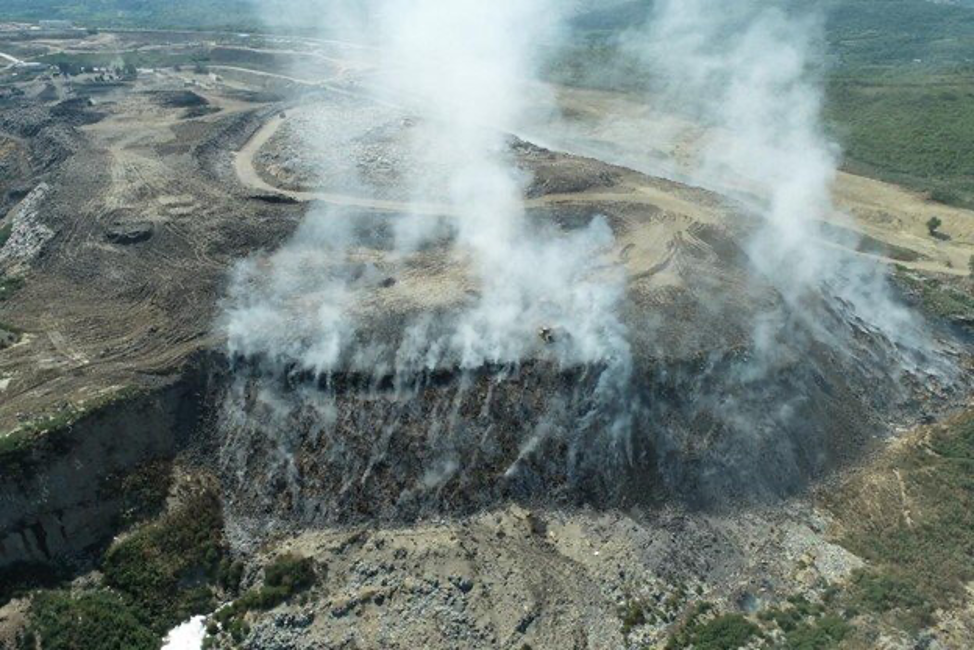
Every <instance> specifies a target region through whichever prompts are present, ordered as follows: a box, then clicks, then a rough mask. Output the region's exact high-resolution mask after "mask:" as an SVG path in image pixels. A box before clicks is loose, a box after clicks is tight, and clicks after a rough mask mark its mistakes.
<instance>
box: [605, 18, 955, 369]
mask: <svg viewBox="0 0 974 650" xmlns="http://www.w3.org/2000/svg"><path fill="white" fill-rule="evenodd" d="M621 40H622V50H623V51H624V52H626V53H627V54H628V55H630V56H633V57H635V58H636V59H637V60H639V61H641V62H642V64H643V66H644V67H645V69H646V70H647V72H648V73H649V76H650V77H651V78H652V79H653V80H654V86H655V88H654V91H653V96H652V97H651V99H650V101H651V102H653V103H654V104H655V105H657V106H658V107H660V108H661V109H662V110H665V111H667V112H670V113H673V112H676V113H680V114H682V115H683V116H684V117H687V118H689V119H691V120H692V121H694V122H696V123H698V124H701V125H703V126H705V127H706V128H707V130H708V134H707V136H706V137H705V139H704V144H703V147H702V148H701V150H700V151H699V152H698V154H697V156H696V161H695V165H694V167H693V169H691V170H690V174H691V178H690V180H691V182H694V183H698V184H700V185H703V186H705V187H709V188H712V189H715V190H717V191H720V192H723V193H725V194H728V195H730V196H733V197H735V198H738V199H739V200H741V201H743V202H745V203H746V204H748V205H749V206H750V207H751V208H752V209H753V210H754V211H755V212H757V213H758V214H759V215H760V216H761V218H762V225H761V226H760V227H759V228H758V229H757V231H756V232H755V233H754V235H753V237H752V238H751V240H750V243H749V249H748V251H749V254H750V258H751V260H752V263H753V264H754V268H755V271H756V272H757V273H758V274H759V275H760V276H761V277H762V278H764V279H766V280H768V281H770V282H771V283H772V284H773V285H774V286H775V287H776V289H777V290H778V291H779V293H780V294H781V296H782V297H783V298H784V300H785V301H786V302H787V303H788V304H789V306H790V308H791V309H792V313H793V315H794V316H796V317H799V318H803V319H804V320H805V323H806V325H808V326H809V327H812V328H816V327H819V326H820V325H821V323H820V319H819V316H818V315H817V314H815V313H814V312H813V311H810V310H809V309H808V305H807V302H808V301H809V300H810V299H811V298H810V296H811V295H812V294H818V293H819V292H824V293H825V294H826V295H827V296H830V298H829V299H830V300H840V301H841V302H842V303H843V306H844V307H849V308H851V309H852V311H853V313H854V317H855V318H858V319H862V320H863V321H864V322H865V323H866V324H867V326H868V327H870V328H872V329H874V330H876V331H879V332H881V333H882V334H883V336H885V337H887V338H888V339H889V340H891V341H893V342H894V343H895V344H896V345H898V346H901V347H902V349H904V350H912V351H913V352H915V353H916V355H918V356H919V357H921V358H923V359H926V360H928V361H929V360H932V359H933V358H934V357H935V356H936V353H935V350H934V346H933V343H932V342H931V340H930V336H929V334H928V333H927V332H926V331H925V328H924V325H923V323H922V322H921V321H920V319H918V318H917V317H915V316H914V315H913V314H912V313H911V312H910V311H908V310H907V309H905V308H904V307H903V306H902V305H901V304H899V302H898V301H897V300H896V299H895V298H894V297H893V295H892V291H891V289H890V287H889V284H888V281H887V279H886V271H885V268H883V267H882V266H881V265H879V264H876V263H874V262H872V261H869V260H865V259H862V258H859V257H857V256H855V255H851V254H849V253H848V251H842V250H839V249H838V248H836V247H832V246H827V245H823V243H822V239H823V238H822V237H821V230H820V229H821V224H822V223H823V222H825V221H832V222H838V223H840V224H841V223H845V224H850V222H851V219H849V218H848V217H846V216H845V215H842V214H840V213H839V212H838V211H837V209H836V208H835V206H834V204H833V203H832V198H831V196H832V194H831V193H832V185H833V183H834V182H835V179H836V175H837V170H838V166H839V163H840V151H839V147H838V146H837V145H836V144H835V143H834V142H833V141H831V140H830V139H829V138H828V137H827V136H826V134H825V129H824V126H823V123H822V108H823V101H824V85H823V76H824V74H825V72H826V70H825V63H824V62H825V58H826V57H825V44H824V16H823V14H822V13H821V10H820V9H817V8H814V7H813V8H807V7H795V6H794V5H793V4H792V3H783V2H778V1H777V0H747V1H744V2H732V3H728V2H721V1H720V0H659V1H658V2H656V3H654V6H653V8H652V10H651V12H650V15H649V18H648V20H647V22H646V24H645V26H644V27H642V28H640V29H638V30H633V31H630V32H628V33H626V34H625V35H624V36H623V37H622V39H621ZM850 232H852V231H851V230H850ZM857 244H858V242H857V241H856V240H855V237H854V236H852V235H850V240H849V241H848V242H846V245H847V246H848V247H850V248H855V247H856V246H857ZM758 329H760V328H756V332H757V330H758ZM818 335H819V336H821V337H822V338H824V339H832V340H831V341H830V342H831V343H832V344H834V345H836V346H837V347H838V346H842V341H841V340H838V339H834V338H833V337H832V334H831V333H830V332H829V331H828V326H826V327H825V328H821V327H820V328H819V330H818ZM755 338H756V340H758V339H763V336H762V335H761V334H760V333H759V332H758V333H756V337H755ZM903 362H904V364H905V365H906V366H907V367H909V368H910V369H914V368H915V367H916V366H917V364H918V363H923V362H919V361H917V360H916V358H914V355H913V354H912V353H911V354H908V355H906V356H905V357H904V359H903ZM934 365H936V366H939V365H940V364H939V363H934Z"/></svg>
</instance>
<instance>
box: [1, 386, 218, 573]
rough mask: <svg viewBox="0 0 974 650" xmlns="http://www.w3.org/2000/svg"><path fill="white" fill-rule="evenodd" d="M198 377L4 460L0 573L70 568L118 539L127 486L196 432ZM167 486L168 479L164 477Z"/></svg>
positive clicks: (93, 415) (99, 411) (94, 415)
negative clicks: (22, 566) (20, 567)
mask: <svg viewBox="0 0 974 650" xmlns="http://www.w3.org/2000/svg"><path fill="white" fill-rule="evenodd" d="M200 390H201V383H200V378H199V376H198V374H197V373H196V372H190V373H188V374H187V376H185V377H184V378H182V379H180V380H178V381H173V382H169V383H168V384H166V385H163V386H161V387H157V388H155V389H146V390H145V391H144V392H140V393H138V394H134V395H125V396H124V398H120V399H118V400H116V401H113V402H111V403H110V404H106V405H103V406H99V407H98V408H96V409H94V410H93V411H92V412H90V413H88V414H86V415H82V416H81V417H80V418H78V419H77V420H76V421H75V422H73V423H72V424H69V425H67V426H65V427H63V428H60V429H56V430H53V431H49V432H46V433H42V434H37V435H36V438H35V439H33V440H31V441H30V442H29V444H26V445H25V446H24V447H23V448H21V449H18V450H16V451H12V452H9V453H7V454H5V456H4V457H3V459H2V461H0V463H2V464H0V569H2V568H6V567H10V566H13V565H16V564H18V563H27V564H48V563H58V562H65V561H67V562H70V561H72V560H76V559H78V558H80V557H82V556H83V555H84V554H85V553H86V552H87V551H89V550H90V549H92V548H96V547H99V546H101V545H103V544H105V543H107V542H108V541H110V540H111V538H112V537H113V536H114V535H115V534H116V533H117V531H118V529H119V527H120V523H121V520H122V517H123V515H124V514H125V510H126V508H127V507H129V506H130V505H131V500H130V497H131V495H129V494H126V493H125V491H124V490H123V489H121V484H122V479H123V478H124V477H125V476H126V475H128V474H129V473H131V472H134V471H137V470H138V469H139V468H141V467H143V466H145V465H146V464H147V463H151V462H153V461H165V460H171V459H172V458H173V457H174V456H175V455H176V453H177V452H178V451H179V450H180V449H181V448H182V447H184V446H185V444H186V442H187V441H188V440H189V438H190V437H191V436H192V434H193V431H194V430H195V428H196V425H197V421H198V417H199V413H200V412H199V408H200ZM163 480H164V476H163Z"/></svg>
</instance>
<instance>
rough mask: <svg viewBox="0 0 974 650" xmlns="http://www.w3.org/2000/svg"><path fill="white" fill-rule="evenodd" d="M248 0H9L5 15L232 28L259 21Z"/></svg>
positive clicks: (92, 22)
mask: <svg viewBox="0 0 974 650" xmlns="http://www.w3.org/2000/svg"><path fill="white" fill-rule="evenodd" d="M256 10H257V5H255V4H254V3H253V2H250V1H249V0H169V1H168V2H146V1H145V0H98V1H97V2H92V1H85V0H6V1H5V2H4V7H3V12H2V17H3V18H5V19H17V20H34V21H36V20H54V19H57V20H72V21H75V22H78V23H80V24H83V25H85V26H96V25H97V26H101V25H115V26H135V27H156V28H165V27H182V28H192V29H230V28H243V27H245V26H246V25H251V26H253V25H256V24H258V16H257V15H256V14H257V11H256Z"/></svg>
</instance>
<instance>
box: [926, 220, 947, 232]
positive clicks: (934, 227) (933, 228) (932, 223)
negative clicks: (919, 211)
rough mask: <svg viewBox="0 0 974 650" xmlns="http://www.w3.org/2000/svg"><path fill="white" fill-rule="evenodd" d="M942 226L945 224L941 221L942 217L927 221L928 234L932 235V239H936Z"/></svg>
mask: <svg viewBox="0 0 974 650" xmlns="http://www.w3.org/2000/svg"><path fill="white" fill-rule="evenodd" d="M942 225H944V222H943V221H941V220H940V217H930V219H929V220H928V221H927V232H929V233H930V236H931V237H934V236H936V234H937V231H938V230H939V229H940V226H942Z"/></svg>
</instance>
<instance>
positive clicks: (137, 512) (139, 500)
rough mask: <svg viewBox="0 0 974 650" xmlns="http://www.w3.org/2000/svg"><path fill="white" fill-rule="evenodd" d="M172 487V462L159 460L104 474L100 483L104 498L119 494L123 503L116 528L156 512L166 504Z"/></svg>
mask: <svg viewBox="0 0 974 650" xmlns="http://www.w3.org/2000/svg"><path fill="white" fill-rule="evenodd" d="M171 487H172V465H171V463H170V462H169V461H165V460H158V461H150V462H148V463H145V464H144V465H142V466H141V467H137V468H136V469H135V470H133V471H130V472H128V473H125V474H121V475H118V474H116V475H112V476H109V477H107V478H106V479H105V480H104V482H103V483H102V486H101V492H102V494H104V495H105V497H106V498H117V497H118V496H119V495H121V498H122V501H123V505H122V513H121V517H120V520H119V521H118V522H117V523H118V527H119V528H128V527H130V526H133V525H135V524H136V523H138V522H140V521H146V520H148V519H151V518H153V517H156V516H158V515H159V514H160V513H161V512H162V511H163V509H164V508H165V505H166V497H168V496H169V491H170V488H171Z"/></svg>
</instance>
